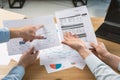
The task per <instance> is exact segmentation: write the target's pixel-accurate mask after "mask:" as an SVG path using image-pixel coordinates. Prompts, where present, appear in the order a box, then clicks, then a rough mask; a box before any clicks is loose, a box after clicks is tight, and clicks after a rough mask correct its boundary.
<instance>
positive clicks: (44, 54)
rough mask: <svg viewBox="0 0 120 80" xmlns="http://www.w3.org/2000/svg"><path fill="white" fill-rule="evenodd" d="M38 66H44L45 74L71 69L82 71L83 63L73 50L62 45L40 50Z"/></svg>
mask: <svg viewBox="0 0 120 80" xmlns="http://www.w3.org/2000/svg"><path fill="white" fill-rule="evenodd" d="M40 65H45V68H46V70H47V72H48V73H51V72H56V71H60V70H64V69H68V68H71V67H77V68H79V69H83V68H84V67H85V62H84V60H83V59H82V58H81V56H80V55H79V54H78V53H77V52H76V51H75V50H73V49H71V48H70V47H68V46H65V45H64V46H61V47H54V48H50V49H46V50H42V51H41V53H40Z"/></svg>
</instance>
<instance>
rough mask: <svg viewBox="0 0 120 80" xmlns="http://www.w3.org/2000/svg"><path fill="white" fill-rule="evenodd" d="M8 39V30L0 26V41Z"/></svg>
mask: <svg viewBox="0 0 120 80" xmlns="http://www.w3.org/2000/svg"><path fill="white" fill-rule="evenodd" d="M9 39H10V31H9V29H8V28H6V27H4V28H0V43H2V42H7V41H9Z"/></svg>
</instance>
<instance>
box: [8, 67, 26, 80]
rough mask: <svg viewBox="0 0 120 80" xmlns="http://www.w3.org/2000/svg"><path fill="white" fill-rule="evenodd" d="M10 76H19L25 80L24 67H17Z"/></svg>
mask: <svg viewBox="0 0 120 80" xmlns="http://www.w3.org/2000/svg"><path fill="white" fill-rule="evenodd" d="M9 74H18V75H19V78H23V76H24V74H25V69H24V67H23V66H15V67H14V68H13V69H12V70H11V71H10V72H9Z"/></svg>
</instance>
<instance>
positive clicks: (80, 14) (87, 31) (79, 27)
mask: <svg viewBox="0 0 120 80" xmlns="http://www.w3.org/2000/svg"><path fill="white" fill-rule="evenodd" d="M55 17H56V22H57V26H58V29H59V30H60V32H61V34H60V36H61V40H63V39H64V38H63V33H65V32H71V33H72V34H77V35H78V37H79V38H80V39H82V40H83V41H84V42H85V43H86V45H87V47H88V48H90V45H89V43H91V42H93V43H97V40H96V37H95V33H94V30H93V26H92V24H91V21H90V16H89V13H88V10H87V8H86V6H81V7H77V8H71V9H66V10H62V11H57V12H55ZM60 61H61V63H60ZM40 64H41V65H45V67H46V69H47V72H48V73H51V72H56V71H59V70H64V69H67V68H71V67H77V68H79V69H83V68H84V67H85V65H86V63H85V62H84V60H83V59H82V57H81V56H80V54H78V53H77V52H76V51H75V50H73V49H71V48H70V47H67V46H65V45H63V46H62V47H56V48H51V49H47V50H43V51H42V52H41V54H40ZM51 64H52V65H53V66H54V69H53V68H52V67H51ZM61 65H65V67H62V66H61ZM67 65H68V66H67ZM57 66H59V67H58V68H57ZM60 66H61V67H60Z"/></svg>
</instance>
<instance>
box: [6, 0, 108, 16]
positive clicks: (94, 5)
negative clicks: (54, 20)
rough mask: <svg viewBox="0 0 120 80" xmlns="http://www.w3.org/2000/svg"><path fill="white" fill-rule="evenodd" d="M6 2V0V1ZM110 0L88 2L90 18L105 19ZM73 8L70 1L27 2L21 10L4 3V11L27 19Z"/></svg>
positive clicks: (32, 0)
mask: <svg viewBox="0 0 120 80" xmlns="http://www.w3.org/2000/svg"><path fill="white" fill-rule="evenodd" d="M6 1H7V0H6ZM109 3H110V0H88V4H87V7H88V11H89V13H90V16H91V17H93V16H95V17H105V14H106V11H107V9H108V6H109ZM68 8H73V4H72V0H59V1H57V0H27V1H26V3H25V5H24V7H23V8H22V9H10V8H9V6H8V3H7V2H5V6H4V9H6V10H9V11H13V12H17V13H21V14H24V15H27V16H29V17H38V16H44V15H53V14H54V12H55V11H59V10H63V9H68Z"/></svg>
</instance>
